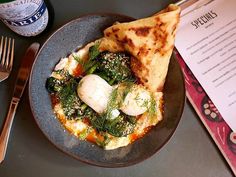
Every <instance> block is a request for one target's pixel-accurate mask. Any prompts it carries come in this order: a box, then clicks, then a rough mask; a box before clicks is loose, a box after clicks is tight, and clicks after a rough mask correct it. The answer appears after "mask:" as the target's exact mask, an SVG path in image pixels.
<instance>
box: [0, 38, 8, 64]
mask: <svg viewBox="0 0 236 177" xmlns="http://www.w3.org/2000/svg"><path fill="white" fill-rule="evenodd" d="M6 46H7V37H5V42H4V44H3V54H2V62H1V65H2V66H3V65H4V63H5V60H6V58H5V55H6V49H7V47H6Z"/></svg>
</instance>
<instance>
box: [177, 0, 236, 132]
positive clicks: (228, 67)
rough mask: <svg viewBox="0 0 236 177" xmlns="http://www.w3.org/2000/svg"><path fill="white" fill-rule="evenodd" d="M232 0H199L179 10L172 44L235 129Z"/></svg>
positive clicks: (235, 53) (234, 2) (235, 49)
mask: <svg viewBox="0 0 236 177" xmlns="http://www.w3.org/2000/svg"><path fill="white" fill-rule="evenodd" d="M235 7H236V0H227V1H224V0H211V1H209V0H200V1H198V3H194V4H193V5H191V6H189V7H187V8H185V9H183V10H182V12H181V20H180V26H179V29H178V32H177V35H176V41H175V46H176V48H177V50H178V52H179V53H180V55H181V56H182V58H183V59H184V61H185V63H186V64H187V65H188V67H189V68H190V70H191V71H192V73H193V74H194V76H195V77H196V78H197V80H198V82H199V83H200V84H201V86H202V87H203V89H204V90H205V92H206V93H207V95H208V96H209V97H210V99H211V100H212V102H213V103H214V105H215V106H216V108H217V109H218V111H219V112H220V114H221V115H222V117H223V118H224V120H225V121H226V122H227V124H228V125H229V126H230V128H231V129H232V130H233V131H234V132H236V15H235Z"/></svg>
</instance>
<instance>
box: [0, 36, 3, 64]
mask: <svg viewBox="0 0 236 177" xmlns="http://www.w3.org/2000/svg"><path fill="white" fill-rule="evenodd" d="M2 47H3V36H2V37H1V42H0V61H1V60H2Z"/></svg>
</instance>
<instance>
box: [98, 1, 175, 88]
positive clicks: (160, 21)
mask: <svg viewBox="0 0 236 177" xmlns="http://www.w3.org/2000/svg"><path fill="white" fill-rule="evenodd" d="M179 19H180V7H178V6H176V5H174V4H171V5H169V6H168V7H167V8H166V9H164V10H162V11H160V12H159V13H157V14H154V15H153V16H151V17H148V18H144V19H140V20H135V21H132V22H127V23H116V24H114V25H112V26H111V27H109V28H107V29H106V30H105V31H104V38H103V39H102V42H101V44H100V49H101V50H108V51H111V52H117V51H125V52H128V53H130V54H131V55H132V56H133V57H132V59H131V68H132V70H133V72H134V74H135V76H136V77H137V78H139V79H140V81H141V83H142V84H143V85H144V86H146V87H147V88H148V89H149V90H150V91H153V92H156V91H162V90H163V86H164V83H165V78H166V75H167V71H168V65H169V60H170V57H171V54H172V51H173V48H174V39H175V35H176V29H177V26H178V23H179Z"/></svg>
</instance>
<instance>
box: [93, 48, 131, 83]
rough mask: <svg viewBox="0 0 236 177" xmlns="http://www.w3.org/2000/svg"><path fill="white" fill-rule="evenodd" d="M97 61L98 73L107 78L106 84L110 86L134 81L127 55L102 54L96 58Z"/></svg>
mask: <svg viewBox="0 0 236 177" xmlns="http://www.w3.org/2000/svg"><path fill="white" fill-rule="evenodd" d="M97 61H98V62H99V65H98V70H99V72H100V73H101V75H102V74H103V75H106V76H107V77H109V80H108V82H110V84H115V83H118V82H121V81H134V80H135V79H134V78H135V77H134V75H133V73H132V71H131V69H130V56H129V55H128V54H125V53H111V52H102V53H100V55H99V56H98V57H97ZM111 82H112V83H111Z"/></svg>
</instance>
